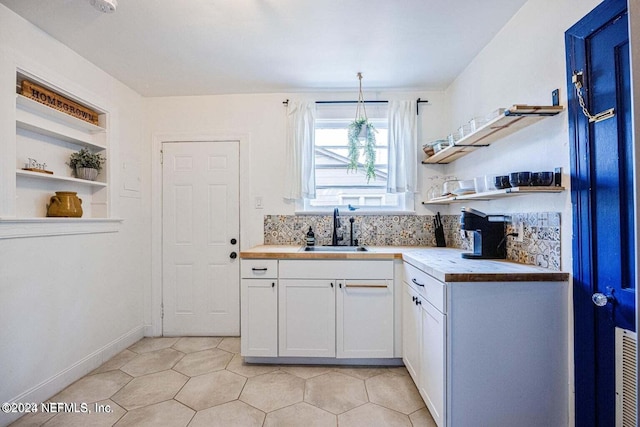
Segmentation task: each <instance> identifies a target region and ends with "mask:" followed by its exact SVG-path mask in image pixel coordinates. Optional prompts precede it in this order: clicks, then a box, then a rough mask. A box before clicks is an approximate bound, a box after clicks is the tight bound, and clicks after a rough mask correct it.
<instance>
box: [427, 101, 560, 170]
mask: <svg viewBox="0 0 640 427" xmlns="http://www.w3.org/2000/svg"><path fill="white" fill-rule="evenodd" d="M563 110H564V107H563V106H561V105H549V106H536V105H514V106H513V107H511V108H509V109H508V110H505V112H504V113H503V114H501V115H500V116H498V117H496V118H495V119H493V120H491V121H490V122H489V123H487V124H485V125H484V126H482V127H481V128H479V129H478V130H476V131H475V132H473V133H471V134H469V135H467V136H465V137H464V138H461V139H460V140H458V141H457V142H456V143H455V145H453V146H451V147H447V148H445V149H444V150H442V151H439V152H437V153H436V154H434V155H433V156H430V157H429V158H427V159H426V160H423V161H422V163H423V164H446V163H451V162H453V161H454V160H457V159H459V158H460V157H462V156H465V155H467V154H469V153H471V152H473V151H475V150H477V149H478V148H480V147H486V146H488V145H490V144H491V143H493V142H495V141H497V140H499V139H501V138H504V137H506V136H508V135H511V134H512V133H514V132H517V131H519V130H520V129H523V128H525V127H527V126H529V125H532V124H534V123H536V122H539V121H540V120H542V119H545V118H547V117H550V116H555V115H556V114H558V113H560V112H561V111H563Z"/></svg>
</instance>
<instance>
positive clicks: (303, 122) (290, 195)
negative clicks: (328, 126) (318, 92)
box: [284, 101, 316, 200]
mask: <svg viewBox="0 0 640 427" xmlns="http://www.w3.org/2000/svg"><path fill="white" fill-rule="evenodd" d="M315 112H316V105H315V102H296V101H289V105H288V107H287V140H286V148H285V149H286V152H285V156H286V157H285V161H286V164H285V168H286V176H285V179H286V182H285V194H284V198H285V199H287V200H301V199H303V198H309V199H314V198H315V197H316V182H315V156H314V132H315V129H314V123H315Z"/></svg>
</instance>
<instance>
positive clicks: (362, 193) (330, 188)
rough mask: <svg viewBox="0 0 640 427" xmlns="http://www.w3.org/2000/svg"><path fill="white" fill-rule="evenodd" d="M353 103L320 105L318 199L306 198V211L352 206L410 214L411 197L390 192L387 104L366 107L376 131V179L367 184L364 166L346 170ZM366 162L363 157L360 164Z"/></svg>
mask: <svg viewBox="0 0 640 427" xmlns="http://www.w3.org/2000/svg"><path fill="white" fill-rule="evenodd" d="M355 108H356V107H355V105H354V104H319V105H317V109H316V121H315V148H314V153H315V182H316V198H315V199H305V201H304V211H322V210H327V208H334V207H336V206H337V207H341V206H342V207H344V208H347V207H348V206H349V205H351V206H352V207H355V208H358V209H359V212H360V213H364V212H384V211H407V210H409V209H407V207H406V206H407V205H410V206H412V204H413V198H412V195H411V194H408V195H407V194H398V193H387V173H388V158H389V144H388V119H387V104H382V103H381V104H367V105H366V108H367V117H368V118H369V121H370V122H371V123H372V124H373V125H374V127H375V128H376V130H377V133H376V165H375V179H371V180H370V181H369V182H367V178H366V174H365V169H364V165H363V164H362V165H361V166H359V167H358V170H357V171H355V172H354V171H353V170H349V171H347V166H348V165H349V159H348V147H347V143H348V137H347V132H348V127H349V123H351V122H352V121H353V119H354V114H355ZM363 161H364V155H363V154H361V156H360V162H363Z"/></svg>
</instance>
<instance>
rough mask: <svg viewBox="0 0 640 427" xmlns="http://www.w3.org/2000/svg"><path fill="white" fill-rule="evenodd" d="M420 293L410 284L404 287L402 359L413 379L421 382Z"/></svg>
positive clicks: (417, 382) (418, 382)
mask: <svg viewBox="0 0 640 427" xmlns="http://www.w3.org/2000/svg"><path fill="white" fill-rule="evenodd" d="M418 298H419V297H418V294H417V293H416V291H415V290H413V289H412V288H411V286H409V285H408V284H406V283H404V284H403V289H402V361H403V362H404V365H405V366H406V367H407V371H409V374H410V375H411V378H413V381H414V382H415V383H416V384H417V385H419V384H420V350H421V348H422V318H421V310H420V307H419V306H418V304H416V299H418Z"/></svg>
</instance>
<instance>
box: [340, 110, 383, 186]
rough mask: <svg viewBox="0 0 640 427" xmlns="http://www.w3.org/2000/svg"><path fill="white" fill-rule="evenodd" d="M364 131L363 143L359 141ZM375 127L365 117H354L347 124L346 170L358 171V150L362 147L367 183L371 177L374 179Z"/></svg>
mask: <svg viewBox="0 0 640 427" xmlns="http://www.w3.org/2000/svg"><path fill="white" fill-rule="evenodd" d="M363 132H364V135H365V137H364V141H363V142H364V144H363V143H362V142H361V141H360V139H361V135H362V133H363ZM376 132H378V131H377V130H376V128H375V127H374V126H373V124H371V122H369V120H367V118H366V117H361V118H358V119H355V120H354V121H353V122H351V123H350V124H349V131H348V135H349V146H348V148H349V152H348V156H349V165H348V166H347V172H349V171H354V172H357V171H358V166H359V165H360V162H359V159H360V150H361V149H364V168H365V174H366V177H367V184H368V183H369V181H371V179H372V178H373V179H376Z"/></svg>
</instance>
